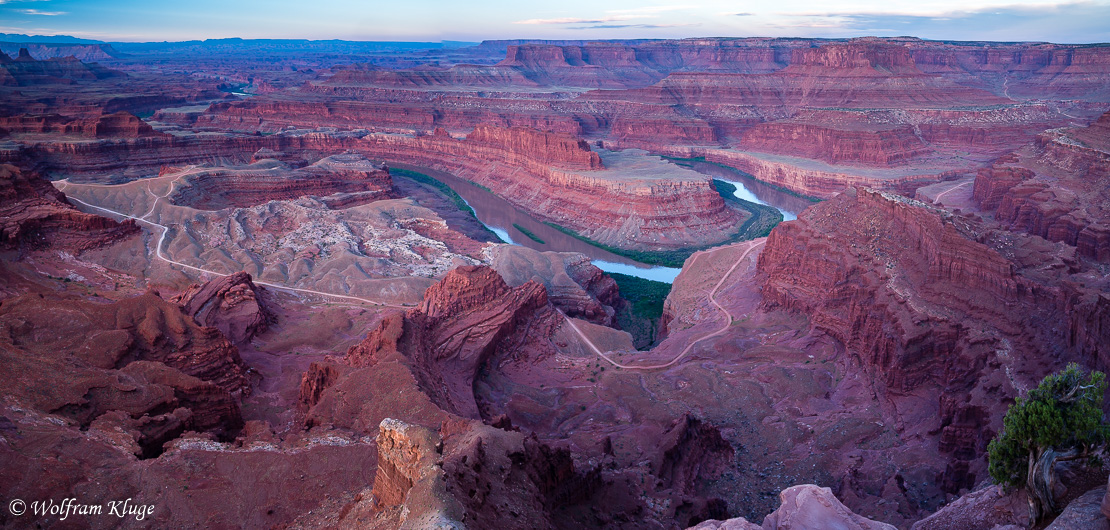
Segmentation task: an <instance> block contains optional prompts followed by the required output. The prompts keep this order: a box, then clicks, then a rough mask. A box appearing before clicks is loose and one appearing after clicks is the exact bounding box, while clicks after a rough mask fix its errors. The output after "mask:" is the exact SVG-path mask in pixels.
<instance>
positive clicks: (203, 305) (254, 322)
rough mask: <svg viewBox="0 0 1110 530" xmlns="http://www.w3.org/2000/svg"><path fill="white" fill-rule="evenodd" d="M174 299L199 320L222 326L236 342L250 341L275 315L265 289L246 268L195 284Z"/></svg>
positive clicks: (214, 325) (216, 326) (205, 324)
mask: <svg viewBox="0 0 1110 530" xmlns="http://www.w3.org/2000/svg"><path fill="white" fill-rule="evenodd" d="M171 301H172V302H174V303H177V304H178V305H180V306H181V309H182V310H183V311H184V312H185V314H187V315H192V317H193V318H194V319H196V321H197V323H199V324H200V325H202V326H208V327H213V328H216V329H218V330H220V332H222V333H223V334H224V335H225V336H227V338H229V339H231V341H232V342H234V343H240V342H245V341H249V340H250V339H251V338H252V337H254V336H255V335H257V334H259V333H261V332H262V331H265V329H266V324H267V323H269V322H270V321H271V320H273V318H274V315H273V314H272V313H271V312H270V311H269V310H268V309H267V308H266V303H265V302H264V301H263V297H262V290H261V289H260V288H259V287H258V286H256V285H255V284H254V282H253V281H251V275H250V274H247V273H245V272H237V273H235V274H231V275H228V276H224V277H222V278H216V279H212V280H209V281H207V282H205V283H204V284H193V285H191V286H189V288H188V289H186V290H185V291H184V292H182V293H181V294H179V295H177V296H175V297H174V298H173V299H172V300H171Z"/></svg>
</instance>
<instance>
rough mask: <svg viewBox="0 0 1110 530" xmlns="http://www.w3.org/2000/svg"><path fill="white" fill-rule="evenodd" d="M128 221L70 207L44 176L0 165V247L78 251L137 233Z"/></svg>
mask: <svg viewBox="0 0 1110 530" xmlns="http://www.w3.org/2000/svg"><path fill="white" fill-rule="evenodd" d="M138 232H139V228H138V227H137V226H136V225H135V223H134V222H132V221H124V222H123V223H118V222H116V221H113V220H111V219H108V218H105V217H100V216H98V215H91V214H87V213H84V212H81V211H80V210H78V209H77V208H74V207H73V206H72V205H70V204H69V202H68V201H67V200H66V198H65V194H63V193H62V192H60V191H58V190H56V189H54V187H53V186H51V185H50V183H49V182H47V181H46V180H45V179H43V178H41V177H39V176H38V175H36V174H34V173H32V172H30V171H23V170H21V169H20V168H18V167H15V166H12V165H9V164H3V165H0V247H7V248H36V249H38V248H48V247H54V248H59V249H65V250H70V251H73V252H80V251H83V250H88V249H91V248H95V247H99V246H103V245H105V244H108V243H111V242H113V241H118V240H120V239H124V238H127V237H132V236H135V235H136V234H138Z"/></svg>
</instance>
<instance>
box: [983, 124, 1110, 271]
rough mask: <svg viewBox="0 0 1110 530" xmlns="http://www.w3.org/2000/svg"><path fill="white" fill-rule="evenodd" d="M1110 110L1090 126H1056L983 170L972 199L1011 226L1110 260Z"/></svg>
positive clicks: (1090, 256)
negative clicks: (1109, 199)
mask: <svg viewBox="0 0 1110 530" xmlns="http://www.w3.org/2000/svg"><path fill="white" fill-rule="evenodd" d="M1108 186H1110V112H1108V113H1106V114H1103V115H1102V116H1101V117H1100V118H1099V119H1098V120H1097V121H1096V122H1095V123H1093V124H1091V125H1090V126H1089V127H1077V128H1070V129H1055V130H1052V131H1047V132H1045V133H1043V134H1041V135H1040V136H1039V137H1038V138H1037V140H1036V142H1035V143H1034V144H1033V145H1032V146H1029V147H1028V148H1025V149H1022V150H1019V151H1017V152H1015V153H1011V154H1010V155H1007V156H1006V157H1003V158H1001V159H999V160H998V161H996V163H995V164H994V165H993V166H992V167H991V168H988V169H984V170H981V171H980V172H979V174H978V175H977V176H976V178H975V193H974V195H973V199H974V200H975V201H976V202H978V204H979V207H980V208H982V209H984V210H988V211H990V210H994V211H995V217H996V219H997V220H998V221H1000V222H1001V223H1003V224H1004V225H1006V226H1008V227H1009V228H1010V229H1012V230H1016V231H1021V232H1026V233H1030V234H1033V235H1038V236H1041V237H1043V238H1045V239H1048V240H1050V241H1061V242H1064V243H1067V244H1068V245H1071V246H1074V247H1076V251H1077V252H1078V253H1079V254H1080V255H1081V256H1086V257H1088V258H1092V259H1095V260H1098V261H1103V262H1105V261H1110V225H1108V224H1107V222H1106V219H1107V216H1108V215H1110V209H1108V207H1107V202H1106V189H1107V188H1108Z"/></svg>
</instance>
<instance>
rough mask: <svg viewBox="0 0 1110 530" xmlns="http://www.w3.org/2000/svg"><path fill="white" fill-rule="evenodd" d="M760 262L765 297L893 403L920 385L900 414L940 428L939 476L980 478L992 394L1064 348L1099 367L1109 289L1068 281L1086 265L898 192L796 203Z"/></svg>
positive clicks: (1038, 369)
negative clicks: (918, 404) (795, 316)
mask: <svg viewBox="0 0 1110 530" xmlns="http://www.w3.org/2000/svg"><path fill="white" fill-rule="evenodd" d="M759 270H760V274H761V277H762V278H763V280H762V296H763V300H762V307H765V308H785V309H789V310H793V311H798V312H801V313H804V314H806V315H807V316H808V317H809V318H810V319H811V321H812V325H813V326H814V327H816V328H817V329H821V330H823V331H825V332H827V333H829V334H830V335H832V336H833V337H835V338H836V339H837V340H839V341H841V342H842V343H843V344H844V345H845V346H846V347H847V348H848V351H849V352H851V353H852V354H853V355H855V356H857V357H858V359H859V361H860V363H861V365H862V367H863V369H864V370H866V372H867V373H868V374H869V375H870V377H871V378H872V379H873V380H874V384H875V386H876V388H877V389H880V390H878V391H880V392H883V393H886V394H887V395H889V396H890V398H891V399H892V400H894V402H896V403H897V402H898V401H899V400H900V399H903V397H906V398H908V396H911V395H919V396H920V395H922V394H923V393H924V394H925V395H928V396H929V398H926V399H927V400H928V401H930V402H931V404H930V405H929V406H928V407H927V408H928V410H929V412H926V411H925V410H918V412H921V413H923V414H924V416H921V417H918V416H916V415H915V414H916V412H914V413H911V412H910V410H913V409H912V408H908V409H907V410H905V411H904V412H903V418H904V419H905V421H906V424H905V425H906V428H907V429H909V430H916V429H920V430H923V431H928V432H929V433H930V434H939V442H940V450H941V451H942V452H943V453H946V454H948V455H950V458H952V463H951V464H950V465H949V469H948V471H947V472H946V473H945V476H944V477H943V479H942V482H944V483H946V484H949V486H953V485H957V484H961V483H962V484H964V485H965V486H970V485H972V484H974V483H975V480H976V479H975V477H982V476H984V475H985V469H984V468H983V465H984V459H983V458H982V455H983V454H984V451H985V448H986V443H987V442H988V441H989V440H990V439H991V437H993V434H994V431H996V430H997V429H999V428H1000V426H1001V425H1000V419H1001V416H1000V415H998V414H992V413H991V412H990V411H993V410H996V407H997V403H998V399H999V397H998V396H999V395H1011V396H1014V395H1016V394H1017V393H1018V391H1019V390H1021V389H1023V388H1027V387H1028V385H1029V384H1031V383H1030V380H1039V378H1040V377H1041V376H1043V375H1044V374H1046V373H1048V372H1049V371H1051V370H1052V369H1053V368H1054V367H1055V366H1057V363H1058V362H1062V361H1060V360H1061V359H1070V360H1076V361H1082V362H1084V363H1086V364H1087V365H1089V366H1092V367H1094V368H1099V369H1101V368H1102V367H1104V366H1106V363H1107V360H1108V359H1110V358H1108V357H1107V354H1108V353H1110V352H1108V351H1107V350H1106V348H1105V344H1107V342H1106V340H1107V337H1105V336H1104V335H1105V331H1106V330H1107V329H1110V328H1108V327H1106V326H1105V325H1103V324H1094V325H1093V327H1092V322H1102V321H1104V320H1105V319H1106V310H1105V307H1104V306H1105V305H1106V302H1107V301H1110V295H1108V294H1107V292H1106V291H1105V289H1106V287H1105V285H1102V284H1101V283H1097V282H1096V284H1095V285H1094V286H1091V287H1086V288H1084V287H1079V286H1078V285H1077V284H1076V283H1074V282H1075V281H1076V279H1077V278H1082V277H1084V274H1086V273H1084V272H1082V271H1083V267H1081V266H1079V264H1078V263H1077V262H1076V261H1075V257H1074V252H1069V251H1068V250H1067V249H1066V248H1060V247H1057V246H1054V245H1051V244H1047V243H1045V242H1044V241H1043V240H1037V239H1032V238H1023V237H1020V236H1017V237H1015V236H1013V235H1011V234H1009V233H1006V232H998V231H994V230H992V229H990V228H989V227H986V226H982V225H980V224H976V223H975V222H974V221H971V220H968V219H966V218H961V217H958V216H953V215H952V214H950V213H947V212H944V211H941V210H935V209H933V208H930V207H928V206H926V205H924V204H922V203H919V202H916V201H912V200H909V199H906V198H904V197H901V196H897V195H892V194H888V193H884V192H877V191H872V190H866V189H860V190H852V191H849V192H845V193H843V194H841V195H839V196H837V197H835V198H833V199H831V200H829V201H827V202H825V203H822V204H821V205H819V206H815V207H813V208H811V209H809V210H807V211H806V212H805V214H803V215H802V216H800V218H799V221H798V222H794V223H786V224H783V225H780V227H778V228H776V229H775V230H774V231H773V232H772V234H771V236H770V237H769V238H768V240H767V246H766V249H765V250H764V251H763V252H762V253H761V254H760V257H759ZM1069 271H1070V272H1069ZM1071 274H1076V276H1074V277H1073V276H1071ZM1078 329H1083V330H1087V331H1085V332H1083V333H1079V334H1077V333H1076V330H1078ZM1090 333H1094V334H1095V335H1098V337H1094V336H1091V335H1090ZM1017 352H1022V355H1018V354H1017ZM1049 360H1053V361H1051V362H1050V361H1049ZM1019 374H1022V375H1019ZM1024 374H1028V375H1024ZM910 401H911V402H912V401H913V400H912V399H911V400H910ZM934 415H935V416H934ZM927 417H933V418H934V419H932V420H927V419H926V418H927ZM912 418H916V419H912ZM914 421H921V422H923V423H921V424H919V425H918V426H917V427H913V425H914V423H913V422H914ZM984 425H989V426H990V427H986V428H984Z"/></svg>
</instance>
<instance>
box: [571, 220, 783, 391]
mask: <svg viewBox="0 0 1110 530" xmlns="http://www.w3.org/2000/svg"><path fill="white" fill-rule="evenodd" d="M766 242H767V240H766V239H764V240H763V241H760V242H758V243H757V242H755V241H749V242H748V243H747V248H746V249H744V253H743V254H740V257H739V258H737V260H736V263H733V264H732V267H731V268H729V269H728V272H726V273H725V274H724V276H721V279H720V280H718V281H717V285H715V286H713V289H712V290H710V291H709V301H710V302H712V303H713V305H715V306H717V309H718V310H720V311H721V313H724V315H725V322H724V325H723V326H721V329H718V330H717V331H714V332H712V333H707V334H705V335H702V336H701V337H698V338H697V339H695V340H694V341H693V342H691V343H689V344H687V345H686V347H685V348H683V350H682V351H681V352H680V353H679V354H678V355H677V356H675V358H674V359H671V361H670V362H668V363H664V364H654V365H649V366H642V365H628V364H621V363H618V362H616V361H614V360H613V359H611V358H609V355H608V354H609V353H612V352H604V353H603V352H602V351H601V350H600V349H599V348H598V347H597V346H596V345H595V344H594V343H593V341H591V340H590V339H589V337H587V336H586V334H585V333H582V330H581V329H578V326H577V325H576V324H575V323H574V321H573V320H571V319H570V317H568V316H567V315H566V314H565V313H562V311H560V313H561V314H562V315H563V318H565V319H566V321H567V323H568V324H570V327H571V328H572V329H574V332H575V333H577V334H578V336H579V337H580V338H581V339H582V341H583V342H585V343H586V345H587V346H589V347H590V349H592V350H593V351H594V353H596V354H597V355H598V357H601V358H602V359H605V360H606V361H608V362H609V364H612V365H613V366H616V367H618V368H624V369H629V370H657V369H660V368H668V367H671V366H674V365H675V364H676V363H678V362H679V361H681V360H682V359H683V358H684V357H686V355H687V354H689V353H690V352H691V351H692V350H693V349H694V346H696V345H697V344H698V343H699V342H701V341H703V340H706V339H709V338H713V337H716V336H718V335H721V334H722V333H724V332H725V331H727V330H728V328H729V326H731V325H732V321H733V318H732V314H730V313H729V312H728V310H727V309H725V308H724V306H722V305H721V304H720V303H718V302H717V291H719V290H720V289H721V286H722V285H724V283H725V280H727V279H728V277H729V276H731V275H732V272H733V271H735V270H736V267H738V266H740V264H741V263H743V262H744V260H746V259H747V258H748V255H749V254H751V252H752V251H753V250H755V249H756V247H758V246H760V245H762V244H764V243H766ZM722 248H727V247H718V248H717V249H714V250H711V251H709V252H716V251H717V250H721V249H722ZM701 256H702V255H701V254H698V256H697V257H695V258H694V261H697V260H698V258H700V257H701ZM691 265H693V263H692V262H691Z"/></svg>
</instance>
